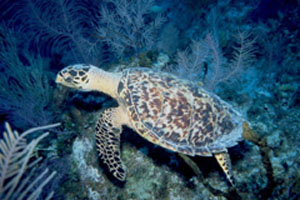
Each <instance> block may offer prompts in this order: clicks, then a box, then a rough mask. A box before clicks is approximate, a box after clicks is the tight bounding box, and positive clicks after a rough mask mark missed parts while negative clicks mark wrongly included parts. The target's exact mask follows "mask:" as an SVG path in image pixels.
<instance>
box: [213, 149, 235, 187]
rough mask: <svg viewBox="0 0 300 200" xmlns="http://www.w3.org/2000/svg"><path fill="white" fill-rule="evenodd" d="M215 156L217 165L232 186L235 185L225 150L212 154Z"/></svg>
mask: <svg viewBox="0 0 300 200" xmlns="http://www.w3.org/2000/svg"><path fill="white" fill-rule="evenodd" d="M214 156H215V158H216V159H217V161H218V163H219V165H220V166H221V168H222V170H223V171H224V173H225V175H226V177H227V179H228V180H229V182H230V183H231V185H232V186H235V184H234V180H233V175H232V169H231V160H230V157H229V154H228V153H227V152H225V151H224V152H220V153H215V154H214Z"/></svg>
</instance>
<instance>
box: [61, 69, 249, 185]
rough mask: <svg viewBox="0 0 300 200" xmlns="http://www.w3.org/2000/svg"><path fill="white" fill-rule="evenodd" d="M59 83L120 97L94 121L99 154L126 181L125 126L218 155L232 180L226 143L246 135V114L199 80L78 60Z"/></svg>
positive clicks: (165, 143) (174, 145)
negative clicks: (106, 67)
mask: <svg viewBox="0 0 300 200" xmlns="http://www.w3.org/2000/svg"><path fill="white" fill-rule="evenodd" d="M56 82H57V83H60V84H62V85H64V86H67V87H71V88H75V89H78V90H81V91H100V92H103V93H106V94H107V95H109V96H111V97H113V98H114V99H116V100H117V102H118V104H119V106H118V107H114V108H108V109H106V110H105V111H104V112H102V114H101V115H100V118H99V120H98V122H97V124H96V140H97V148H98V152H99V155H100V157H101V158H102V159H103V161H104V163H105V164H106V165H107V166H108V168H109V170H110V172H112V174H113V175H114V176H115V177H116V178H117V179H119V180H121V181H124V180H125V170H124V166H123V163H122V161H121V158H120V134H121V132H122V126H123V125H126V126H128V127H130V128H132V129H133V130H135V131H136V132H137V133H138V134H140V135H141V136H142V137H144V138H145V139H147V140H148V141H150V142H152V143H154V144H157V145H159V146H161V147H164V148H166V149H169V150H172V151H175V152H178V153H181V154H185V155H190V156H196V155H199V156H214V157H215V158H216V159H217V161H218V163H219V164H220V166H221V168H222V169H223V171H224V172H225V174H226V177H227V179H228V180H229V181H230V183H231V184H234V183H233V177H232V172H231V161H230V158H229V155H228V153H227V148H229V147H232V146H234V145H236V144H237V142H238V141H240V140H242V133H243V125H244V124H245V123H247V121H246V120H245V119H243V117H242V116H241V115H240V114H239V113H238V112H237V111H236V110H234V109H233V108H232V107H231V106H230V105H229V104H228V103H226V102H225V101H223V100H221V99H220V98H219V97H218V96H216V95H214V94H212V93H210V92H208V91H206V90H205V89H203V88H202V87H200V86H199V85H196V84H193V83H192V82H190V81H187V80H182V79H179V78H178V77H176V76H175V75H172V74H170V73H166V72H161V71H154V70H151V69H148V68H130V69H125V70H123V71H122V72H114V73H112V72H107V71H104V70H102V69H100V68H98V67H95V66H92V65H85V64H76V65H72V66H68V67H66V68H64V69H62V70H61V71H60V72H59V73H58V75H57V77H56Z"/></svg>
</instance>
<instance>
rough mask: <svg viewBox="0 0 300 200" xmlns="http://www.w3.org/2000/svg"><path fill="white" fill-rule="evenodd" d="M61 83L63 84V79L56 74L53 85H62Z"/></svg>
mask: <svg viewBox="0 0 300 200" xmlns="http://www.w3.org/2000/svg"><path fill="white" fill-rule="evenodd" d="M63 82H64V78H63V77H62V76H61V73H59V74H57V76H56V79H55V83H63Z"/></svg>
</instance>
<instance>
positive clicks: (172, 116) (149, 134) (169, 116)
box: [118, 68, 245, 156]
mask: <svg viewBox="0 0 300 200" xmlns="http://www.w3.org/2000/svg"><path fill="white" fill-rule="evenodd" d="M118 93H119V95H120V102H121V104H123V106H125V107H126V109H127V111H128V115H129V118H130V120H131V123H132V127H134V128H135V130H136V131H137V132H138V133H139V134H140V135H141V136H143V137H144V138H146V139H147V140H149V141H150V142H152V143H155V144H158V145H160V146H162V147H164V148H167V149H170V150H172V151H176V152H180V153H184V154H188V155H201V156H211V155H212V153H218V152H224V151H226V150H227V148H228V147H232V146H234V145H236V144H237V142H238V141H239V140H241V139H242V124H243V122H244V121H245V120H244V119H243V118H242V117H241V116H240V115H239V113H238V112H236V111H235V110H234V109H232V108H231V106H230V105H229V104H227V103H226V102H224V101H223V100H221V99H220V98H219V97H217V96H216V95H213V94H211V93H209V92H207V91H206V90H204V89H203V88H202V87H200V86H196V85H195V84H193V83H191V82H189V81H186V80H182V79H179V78H177V77H176V76H174V75H171V74H169V73H164V72H156V71H152V70H149V69H146V68H133V69H126V70H124V71H123V76H122V78H121V81H120V83H119V87H118Z"/></svg>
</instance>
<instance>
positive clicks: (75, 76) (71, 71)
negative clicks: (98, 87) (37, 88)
mask: <svg viewBox="0 0 300 200" xmlns="http://www.w3.org/2000/svg"><path fill="white" fill-rule="evenodd" d="M94 68H97V67H95V66H92V65H85V64H76V65H70V66H67V67H65V68H64V69H62V70H61V71H60V72H58V74H57V76H56V80H55V82H56V83H59V84H62V85H64V86H67V87H70V88H74V89H78V90H81V91H90V90H91V88H90V78H91V75H92V71H93V69H94Z"/></svg>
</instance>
